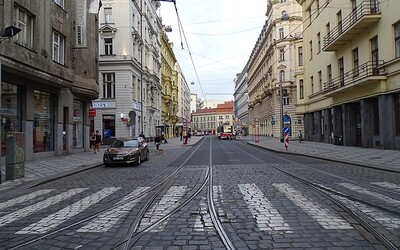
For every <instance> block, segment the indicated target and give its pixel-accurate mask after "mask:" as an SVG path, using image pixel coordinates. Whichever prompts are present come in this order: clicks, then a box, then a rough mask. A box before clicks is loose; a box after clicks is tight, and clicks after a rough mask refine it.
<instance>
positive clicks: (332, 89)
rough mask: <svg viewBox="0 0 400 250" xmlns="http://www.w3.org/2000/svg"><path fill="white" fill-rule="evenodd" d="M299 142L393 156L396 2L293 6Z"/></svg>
mask: <svg viewBox="0 0 400 250" xmlns="http://www.w3.org/2000/svg"><path fill="white" fill-rule="evenodd" d="M297 2H298V3H299V4H301V5H302V7H303V17H304V19H305V20H306V21H305V23H304V27H307V28H306V29H305V32H304V35H303V41H304V47H305V49H304V63H305V65H304V69H305V71H304V86H303V89H299V87H298V91H299V92H300V93H299V96H300V97H303V98H300V100H299V102H298V106H297V111H298V112H301V113H304V126H305V131H304V132H305V133H304V136H305V139H306V140H312V141H319V142H326V143H335V144H343V145H346V146H361V147H376V148H383V149H400V70H399V69H400V12H399V10H400V1H385V3H380V2H381V1H378V0H351V1H349V0H335V1H332V0H327V1H326V0H323V1H322V0H297Z"/></svg>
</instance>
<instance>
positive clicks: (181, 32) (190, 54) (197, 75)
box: [173, 1, 207, 101]
mask: <svg viewBox="0 0 400 250" xmlns="http://www.w3.org/2000/svg"><path fill="white" fill-rule="evenodd" d="M173 3H174V7H175V12H176V17H177V20H178V26H179V32H180V33H179V35H180V36H181V46H182V49H184V48H183V44H182V34H183V38H184V40H185V43H186V47H187V50H188V53H189V56H190V60H191V62H192V66H193V70H194V72H195V74H196V79H197V82H198V83H199V87H200V90H201V93H202V95H203V97H204V100H205V101H207V99H206V95H205V94H204V91H203V87H202V86H201V82H200V79H199V74H198V73H197V69H196V66H195V64H194V61H193V57H192V53H191V52H190V48H189V44H188V41H187V39H186V34H185V31H184V30H183V25H182V22H181V19H180V17H179V13H178V8H177V7H176V1H173Z"/></svg>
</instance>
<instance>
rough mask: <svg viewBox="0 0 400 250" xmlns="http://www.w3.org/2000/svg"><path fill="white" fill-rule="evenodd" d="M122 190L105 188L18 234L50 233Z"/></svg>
mask: <svg viewBox="0 0 400 250" xmlns="http://www.w3.org/2000/svg"><path fill="white" fill-rule="evenodd" d="M118 189H120V188H119V187H108V188H103V189H102V190H100V191H98V192H96V193H94V194H92V195H89V196H87V197H85V198H83V199H82V200H80V201H77V202H75V203H74V204H72V205H70V206H68V207H66V208H63V209H61V210H59V211H57V212H56V213H53V214H50V215H49V216H47V217H46V218H43V219H42V220H40V221H38V222H36V223H32V224H31V225H29V226H27V227H25V228H23V229H21V230H19V231H18V232H16V234H41V233H46V232H48V231H50V230H51V229H53V228H55V227H57V226H58V225H60V224H61V223H63V222H65V221H67V220H68V219H70V218H72V217H73V216H75V215H77V214H79V213H80V212H82V211H84V210H85V209H87V208H89V207H90V206H91V205H93V204H96V203H97V202H99V201H101V200H102V199H104V198H105V197H107V196H109V195H110V194H112V193H114V192H115V191H117V190H118Z"/></svg>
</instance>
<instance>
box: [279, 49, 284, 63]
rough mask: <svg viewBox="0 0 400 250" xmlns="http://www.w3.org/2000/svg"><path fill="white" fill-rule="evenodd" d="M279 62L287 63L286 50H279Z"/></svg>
mask: <svg viewBox="0 0 400 250" xmlns="http://www.w3.org/2000/svg"><path fill="white" fill-rule="evenodd" d="M279 61H285V49H279Z"/></svg>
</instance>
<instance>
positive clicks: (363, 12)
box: [322, 0, 381, 51]
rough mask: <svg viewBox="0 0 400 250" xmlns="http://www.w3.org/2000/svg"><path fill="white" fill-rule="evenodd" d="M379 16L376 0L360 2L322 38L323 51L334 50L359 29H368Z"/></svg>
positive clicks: (353, 36)
mask: <svg viewBox="0 0 400 250" xmlns="http://www.w3.org/2000/svg"><path fill="white" fill-rule="evenodd" d="M380 17H381V12H380V9H379V3H378V0H365V1H363V2H361V4H360V5H358V6H357V8H356V9H354V10H353V11H352V12H351V13H350V14H349V15H348V16H347V17H345V18H344V19H343V20H342V21H341V22H339V24H338V26H336V27H335V28H333V29H332V30H331V31H330V32H329V33H328V34H327V35H326V36H325V37H324V39H323V48H322V49H323V50H324V51H335V50H337V49H338V48H339V47H340V46H342V45H344V44H346V42H347V41H349V40H351V39H353V38H355V37H356V36H357V35H358V34H359V33H360V30H363V29H368V28H369V27H370V25H371V23H372V22H377V21H378V20H379V19H380Z"/></svg>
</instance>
